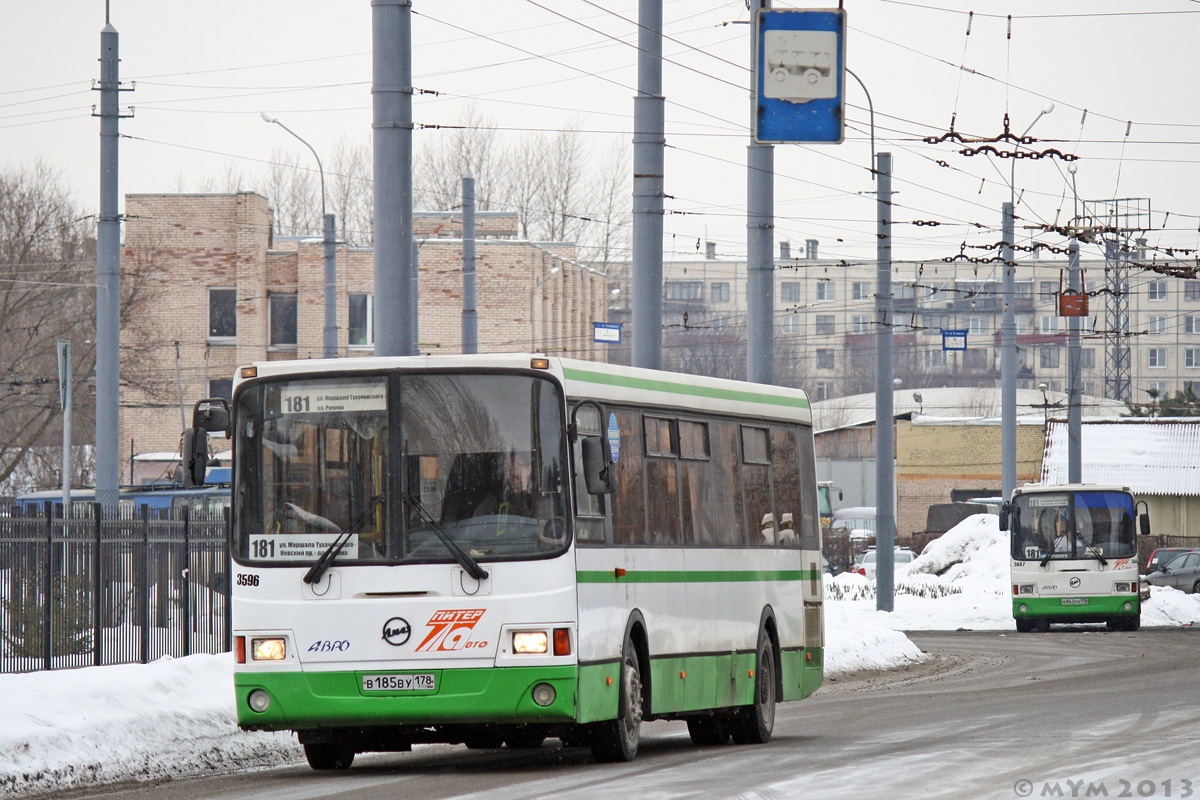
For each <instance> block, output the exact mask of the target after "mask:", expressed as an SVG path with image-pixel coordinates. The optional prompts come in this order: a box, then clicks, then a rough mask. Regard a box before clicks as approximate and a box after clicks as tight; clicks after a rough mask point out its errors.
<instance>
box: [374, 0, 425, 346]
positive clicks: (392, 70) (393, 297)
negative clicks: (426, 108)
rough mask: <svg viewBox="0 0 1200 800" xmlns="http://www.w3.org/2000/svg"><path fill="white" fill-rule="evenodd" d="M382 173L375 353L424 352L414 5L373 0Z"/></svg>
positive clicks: (377, 161)
mask: <svg viewBox="0 0 1200 800" xmlns="http://www.w3.org/2000/svg"><path fill="white" fill-rule="evenodd" d="M371 45H372V55H371V105H372V116H373V119H372V127H373V129H374V151H375V152H374V167H373V175H374V178H375V354H376V355H379V356H407V355H413V354H414V353H416V347H415V345H416V339H415V337H414V336H413V334H412V332H413V325H412V319H411V317H412V308H413V294H414V290H413V284H414V280H413V228H412V225H413V222H412V219H413V214H412V212H413V207H412V131H413V125H412V92H413V90H412V2H411V0H371Z"/></svg>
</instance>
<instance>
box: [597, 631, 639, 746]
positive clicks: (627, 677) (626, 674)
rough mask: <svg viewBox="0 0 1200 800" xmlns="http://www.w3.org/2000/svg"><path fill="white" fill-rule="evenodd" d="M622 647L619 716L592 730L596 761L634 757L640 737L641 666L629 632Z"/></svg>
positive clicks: (599, 724)
mask: <svg viewBox="0 0 1200 800" xmlns="http://www.w3.org/2000/svg"><path fill="white" fill-rule="evenodd" d="M623 649H624V657H623V658H622V660H621V677H620V687H621V694H620V697H619V698H618V703H617V718H616V719H613V720H608V721H606V722H601V723H598V725H597V727H596V729H595V732H594V733H593V734H592V755H593V756H594V757H595V759H596V760H597V761H603V762H610V763H611V762H624V761H633V758H634V756H636V755H637V750H638V743H639V742H640V741H641V735H642V712H643V705H642V667H641V659H640V658H639V657H638V652H637V648H636V647H635V646H634V644H633V639H632V637H630V636H629V635H628V634H626V636H625V647H624V648H623Z"/></svg>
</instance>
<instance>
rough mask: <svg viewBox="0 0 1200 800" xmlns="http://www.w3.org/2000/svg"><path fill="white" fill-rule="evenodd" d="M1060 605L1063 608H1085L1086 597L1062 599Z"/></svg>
mask: <svg viewBox="0 0 1200 800" xmlns="http://www.w3.org/2000/svg"><path fill="white" fill-rule="evenodd" d="M1062 604H1063V605H1064V606H1086V605H1087V604H1088V599H1087V598H1086V597H1064V598H1063V601H1062Z"/></svg>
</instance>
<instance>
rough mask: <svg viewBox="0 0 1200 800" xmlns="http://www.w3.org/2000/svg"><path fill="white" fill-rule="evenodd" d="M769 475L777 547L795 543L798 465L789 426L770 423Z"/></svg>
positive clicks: (800, 518)
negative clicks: (776, 527) (776, 528)
mask: <svg viewBox="0 0 1200 800" xmlns="http://www.w3.org/2000/svg"><path fill="white" fill-rule="evenodd" d="M771 478H772V485H773V487H774V497H775V519H776V523H777V526H778V535H777V544H778V545H779V546H780V547H799V546H800V535H799V532H798V531H797V528H799V527H800V525H801V523H802V522H803V516H802V514H801V513H800V512H801V507H800V467H799V464H798V463H797V461H796V434H795V432H794V431H793V430H792V429H791V428H784V427H781V426H772V427H771Z"/></svg>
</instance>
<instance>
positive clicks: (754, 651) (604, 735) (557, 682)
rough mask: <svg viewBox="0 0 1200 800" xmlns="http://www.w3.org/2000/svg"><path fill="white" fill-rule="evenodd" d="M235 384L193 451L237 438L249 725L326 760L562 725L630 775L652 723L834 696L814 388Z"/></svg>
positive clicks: (253, 379)
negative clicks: (817, 694)
mask: <svg viewBox="0 0 1200 800" xmlns="http://www.w3.org/2000/svg"><path fill="white" fill-rule="evenodd" d="M235 383H236V385H235V392H234V396H233V401H232V407H231V409H230V412H229V414H228V415H227V416H228V421H226V420H225V419H224V418H223V417H224V416H225V415H223V414H221V413H209V414H208V417H207V418H208V420H209V421H208V422H207V423H203V424H200V423H194V424H197V425H200V427H197V428H193V429H192V430H190V431H188V436H187V437H185V449H187V450H188V451H189V454H191V453H192V452H193V451H194V449H195V448H197V447H199V448H200V449H201V450H202V449H203V447H204V444H203V442H200V443H199V444H197V440H198V439H202V438H203V432H202V430H201V427H203V428H207V429H210V430H211V429H220V428H221V427H223V426H224V425H225V424H226V423H227V422H228V424H229V425H230V426H231V429H232V438H233V451H234V477H233V482H234V489H233V511H232V514H233V522H232V526H231V536H232V542H231V549H232V554H233V559H234V562H235V566H234V580H233V582H232V584H233V585H232V593H233V595H232V607H233V627H234V637H235V639H234V641H235V649H236V659H235V660H236V668H235V676H234V683H235V690H236V700H237V715H238V723H239V725H240V726H241V727H243V728H245V729H253V730H292V731H295V732H296V733H297V735H298V738H299V740H300V742H301V744H302V745H303V746H304V750H305V753H306V755H307V758H308V761H309V763H310V764H311V765H312V767H314V768H316V769H340V768H346V767H349V766H350V764H351V762H352V761H353V759H354V756H355V754H357V753H361V752H368V751H402V750H407V749H409V748H411V746H412V745H413V744H414V743H418V742H458V743H465V744H466V745H467V746H469V747H475V748H480V747H500V746H501V745H502V744H505V745H507V746H508V747H514V748H527V747H537V746H539V745H540V744H541V743H542V742H543V741H544V740H545V739H546V738H550V737H557V738H560V739H561V740H562V742H563V743H564V744H565V745H567V746H581V747H590V748H591V750H592V752H593V753H594V754H595V757H596V758H597V759H599V760H603V761H628V760H630V759H632V758H633V757H634V755H635V754H636V752H637V748H638V743H639V739H640V735H641V734H640V731H641V723H642V722H643V721H645V720H652V719H666V720H682V721H685V722H686V723H687V726H688V730H689V733H690V735H691V737H692V739H693V740H694V741H695V742H696V743H698V744H708V745H716V744H723V743H726V742H728V741H729V740H730V739H731V738H732V739H733V740H734V741H736V742H742V743H765V742H766V741H767V740H768V739H769V738H770V736H771V732H772V728H773V725H774V717H775V707H776V703H777V702H778V701H783V700H798V699H801V698H803V697H805V696H807V695H809V694H811V693H812V692H813V691H815V690H816V689H817V688H818V687H819V686H820V685H821V680H822V674H823V660H824V650H823V628H822V626H823V620H822V587H821V567H820V565H821V547H820V544H821V542H820V527H819V521H818V507H817V499H816V490H817V485H816V479H815V469H814V456H813V437H812V426H811V414H810V409H809V403H808V399H807V397H806V396H805V394H804V393H803V392H800V391H796V390H791V389H785V388H780V387H775V386H766V385H756V384H748V383H742V382H737V381H728V380H715V379H709V378H699V377H693V376H687V375H678V374H672V373H666V372H658V371H652V370H643V369H635V368H629V367H619V366H611V365H606V364H599V363H593V362H584V361H574V360H568V359H559V358H546V357H544V356H539V355H524V354H522V355H515V354H501V355H486V356H485V355H481V356H465V355H464V356H441V357H407V358H364V359H340V360H336V361H334V360H330V361H292V362H285V361H275V362H267V363H260V364H255V365H252V366H248V367H243V368H242V369H240V370H239V374H238V377H237V380H236V382H235ZM206 402H208V401H206ZM212 402H214V403H216V402H220V401H212Z"/></svg>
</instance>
